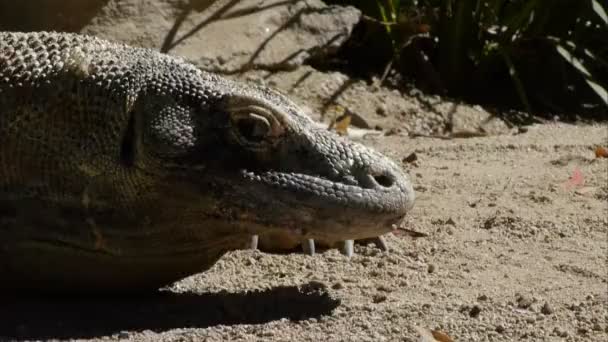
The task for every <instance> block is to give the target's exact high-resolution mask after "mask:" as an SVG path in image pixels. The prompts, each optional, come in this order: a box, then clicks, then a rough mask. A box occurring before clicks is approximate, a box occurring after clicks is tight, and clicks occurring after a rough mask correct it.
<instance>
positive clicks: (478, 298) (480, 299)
mask: <svg viewBox="0 0 608 342" xmlns="http://www.w3.org/2000/svg"><path fill="white" fill-rule="evenodd" d="M477 300H478V301H480V302H485V301H486V300H488V296H486V295H485V294H482V295H481V296H479V297H477Z"/></svg>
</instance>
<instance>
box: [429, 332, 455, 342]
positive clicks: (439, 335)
mask: <svg viewBox="0 0 608 342" xmlns="http://www.w3.org/2000/svg"><path fill="white" fill-rule="evenodd" d="M431 334H433V337H434V338H435V340H437V341H439V342H454V340H452V338H451V337H450V336H448V334H446V333H444V332H443V331H439V330H432V331H431Z"/></svg>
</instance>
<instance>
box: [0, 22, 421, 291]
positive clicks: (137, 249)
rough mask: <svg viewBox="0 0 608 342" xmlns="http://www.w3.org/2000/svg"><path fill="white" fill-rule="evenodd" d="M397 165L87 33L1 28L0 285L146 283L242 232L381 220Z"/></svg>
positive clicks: (213, 253) (291, 115)
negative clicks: (8, 31) (10, 30)
mask: <svg viewBox="0 0 608 342" xmlns="http://www.w3.org/2000/svg"><path fill="white" fill-rule="evenodd" d="M413 201H414V192H413V190H412V186H411V184H410V182H409V180H408V178H407V176H406V175H405V174H404V173H403V172H402V170H401V169H400V168H399V167H398V166H396V165H395V164H394V163H393V162H391V161H390V160H389V159H387V158H386V157H384V156H382V155H381V154H379V153H377V152H375V151H373V150H371V149H368V148H366V147H364V146H362V145H359V144H356V143H353V142H351V141H348V140H345V139H343V138H340V137H338V136H337V135H334V134H332V133H330V132H327V131H325V130H321V129H318V128H315V126H314V125H313V123H312V121H311V120H310V119H309V118H308V117H307V116H305V115H303V114H302V112H301V110H300V109H299V108H298V107H297V106H296V105H294V104H293V103H292V102H291V101H289V100H288V99H287V98H285V97H284V96H282V95H280V94H278V93H276V92H274V91H271V90H269V89H265V88H261V87H255V86H250V85H245V84H241V83H236V82H232V81H229V80H226V79H224V78H221V77H219V76H217V75H213V74H209V73H205V72H202V71H200V70H198V69H197V68H195V67H194V66H192V65H191V64H188V63H186V62H184V61H183V60H181V59H179V58H175V57H171V56H167V55H162V54H159V53H156V52H154V51H151V50H146V49H138V48H132V47H128V46H126V45H121V44H116V43H111V42H107V41H104V40H100V39H97V38H93V37H88V36H80V35H73V34H59V33H44V32H40V33H27V34H23V33H0V202H1V206H0V279H3V280H2V282H0V284H1V285H0V287H2V286H3V287H9V288H18V289H33V290H44V291H66V292H75V291H134V290H145V289H154V288H158V287H160V286H163V285H166V284H169V283H171V282H173V281H176V280H179V279H180V278H183V277H185V276H188V275H190V274H193V273H197V272H200V271H203V270H205V269H207V268H209V267H210V266H212V265H213V264H214V263H215V262H216V261H217V259H218V258H219V257H221V256H222V255H223V254H224V253H226V252H227V251H230V250H234V249H237V248H241V247H242V246H243V244H245V243H247V241H249V240H250V239H251V236H252V235H257V236H261V237H265V236H284V237H290V238H291V239H294V240H295V241H308V240H309V239H316V240H320V241H323V242H324V243H326V244H333V243H336V242H338V241H343V240H351V239H362V238H369V237H375V236H379V235H381V234H384V233H386V232H389V231H391V229H392V228H391V226H392V225H394V224H397V223H399V221H400V220H401V219H402V217H403V216H404V215H405V213H406V212H407V211H409V209H410V208H411V207H412V205H413Z"/></svg>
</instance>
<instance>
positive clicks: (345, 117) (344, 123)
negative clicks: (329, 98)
mask: <svg viewBox="0 0 608 342" xmlns="http://www.w3.org/2000/svg"><path fill="white" fill-rule="evenodd" d="M332 111H333V112H334V113H335V115H334V119H333V120H332V122H331V123H330V124H329V127H327V129H328V130H330V131H331V130H334V131H336V132H337V133H338V134H339V135H347V134H348V126H350V122H351V120H352V114H351V113H350V111H349V110H348V109H346V108H344V107H342V106H340V105H335V106H333V108H332Z"/></svg>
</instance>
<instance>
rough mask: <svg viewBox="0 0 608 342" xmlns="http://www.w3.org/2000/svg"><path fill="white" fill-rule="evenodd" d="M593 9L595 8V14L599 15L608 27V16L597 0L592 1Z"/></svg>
mask: <svg viewBox="0 0 608 342" xmlns="http://www.w3.org/2000/svg"><path fill="white" fill-rule="evenodd" d="M591 7H592V8H593V11H594V12H595V14H597V16H598V17H600V18H601V19H602V21H604V24H606V25H608V16H607V15H606V11H604V8H603V7H602V5H600V3H599V2H597V0H591Z"/></svg>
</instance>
